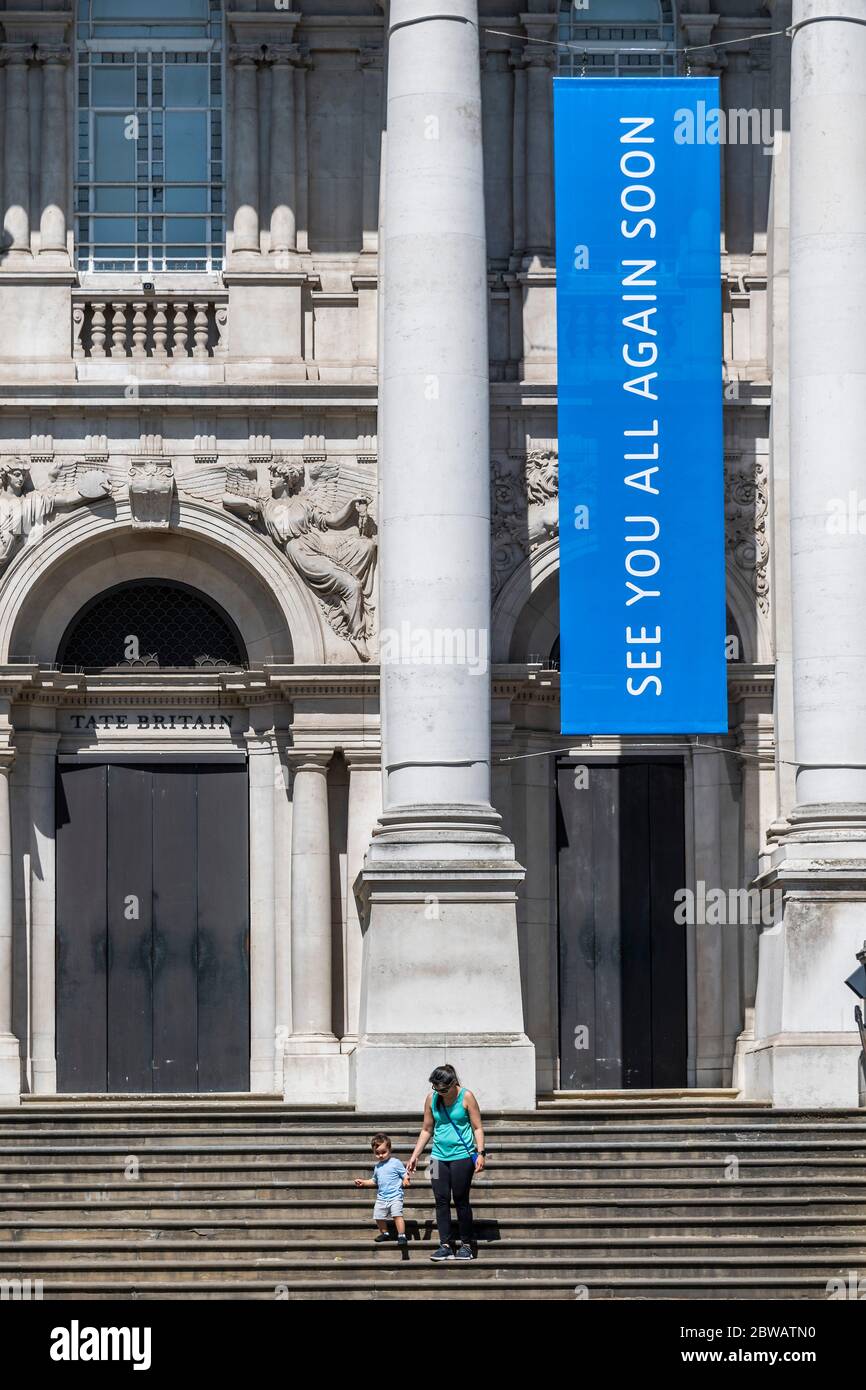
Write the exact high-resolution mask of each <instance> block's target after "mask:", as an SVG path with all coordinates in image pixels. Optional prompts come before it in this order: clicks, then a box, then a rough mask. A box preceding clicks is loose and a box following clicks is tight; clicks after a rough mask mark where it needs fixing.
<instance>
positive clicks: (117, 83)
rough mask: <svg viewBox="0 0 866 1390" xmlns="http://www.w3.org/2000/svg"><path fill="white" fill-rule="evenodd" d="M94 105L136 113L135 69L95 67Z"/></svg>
mask: <svg viewBox="0 0 866 1390" xmlns="http://www.w3.org/2000/svg"><path fill="white" fill-rule="evenodd" d="M93 105H94V106H120V107H122V108H123V110H124V111H134V110H135V69H134V68H120V67H117V68H115V67H95V68H94V69H93Z"/></svg>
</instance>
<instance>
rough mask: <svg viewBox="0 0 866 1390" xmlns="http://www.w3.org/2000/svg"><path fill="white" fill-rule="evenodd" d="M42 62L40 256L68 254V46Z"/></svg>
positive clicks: (48, 53)
mask: <svg viewBox="0 0 866 1390" xmlns="http://www.w3.org/2000/svg"><path fill="white" fill-rule="evenodd" d="M42 56H43V63H42V148H41V155H40V182H39V190H40V200H39V201H40V208H41V220H40V244H39V252H40V255H53V256H55V257H57V256H58V255H59V256H62V257H63V258H64V259H65V258H66V256H67V247H66V203H67V177H66V152H67V135H68V130H67V119H66V72H67V63H68V61H69V55H68V52H67V51H66V49H61V48H58V49H50V50H48V51H47V52H45V53H44V55H42Z"/></svg>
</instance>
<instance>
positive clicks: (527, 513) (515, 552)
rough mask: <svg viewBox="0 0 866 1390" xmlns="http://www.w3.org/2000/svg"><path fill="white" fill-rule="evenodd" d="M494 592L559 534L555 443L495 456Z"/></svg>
mask: <svg viewBox="0 0 866 1390" xmlns="http://www.w3.org/2000/svg"><path fill="white" fill-rule="evenodd" d="M492 493H493V495H492V508H491V511H492V522H491V538H492V547H493V554H492V559H493V566H492V582H493V593H494V595H495V594H498V592H499V590H500V589H501V588H502V585H503V584H504V583H505V581H506V580H507V579H508V577H509V575H511V574H512V573H513V572H514V570H515V569H516V568H517V566H518V565H519V564H520V563H521V561H522V560H524V559H525V558H526V556H528V555H530V554H531V553H532V551H533V550H535V549H536V548H537V547H538V546H539V545H541V544H543V543H544V542H545V541H548V540H550V539H552V538H553V537H555V536H557V535H558V534H559V459H558V454H557V452H556V449H555V448H553V447H543V448H536V449H530V450H528V451H527V452H526V453H525V454H518V455H515V456H512V457H511V458H509V459H508V461H507V462H505V460H504V459H501V458H499V459H494V460H493V471H492Z"/></svg>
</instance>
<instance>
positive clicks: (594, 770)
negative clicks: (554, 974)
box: [557, 761, 687, 1090]
mask: <svg viewBox="0 0 866 1390" xmlns="http://www.w3.org/2000/svg"><path fill="white" fill-rule="evenodd" d="M576 771H577V775H576ZM683 798H684V777H683V767H682V763H680V762H676V763H661V762H654V761H643V762H637V761H634V762H628V761H623V762H618V763H612V764H598V763H592V764H590V765H589V769H588V774H587V773H586V772H585V771H584V770H582V769H581V770H579V771H578V770H576V768H575V767H574V766H573V765H570V764H563V765H561V766H560V767H559V768H558V771H557V835H558V878H559V967H560V969H559V980H560V1058H561V1064H560V1085H561V1087H562V1088H563V1089H565V1090H604V1089H616V1090H619V1089H623V1088H629V1087H635V1088H649V1087H672V1086H684V1085H685V1084H686V1046H687V1042H686V940H685V928H684V927H683V926H679V925H677V924H676V923H675V922H674V916H673V914H674V907H675V900H674V894H675V892H676V890H677V888H682V887H684V886H685V824H684V801H683Z"/></svg>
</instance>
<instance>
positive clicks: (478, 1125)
mask: <svg viewBox="0 0 866 1390" xmlns="http://www.w3.org/2000/svg"><path fill="white" fill-rule="evenodd" d="M463 1104H464V1105H465V1107H466V1114H467V1115H468V1116H469V1123H470V1124H471V1126H472V1135H473V1138H474V1139H475V1147H476V1149H477V1150H478V1160H477V1162H476V1164H475V1171H476V1172H477V1173H480V1172H481V1170H482V1168H483V1167H484V1155H483V1154H482V1152H481V1150H482V1149H483V1148H484V1125H483V1123H482V1120H481V1111H480V1110H479V1108H478V1101H477V1100H476V1099H475V1097H474V1095H473V1094H472V1092H471V1091H464V1093H463Z"/></svg>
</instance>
